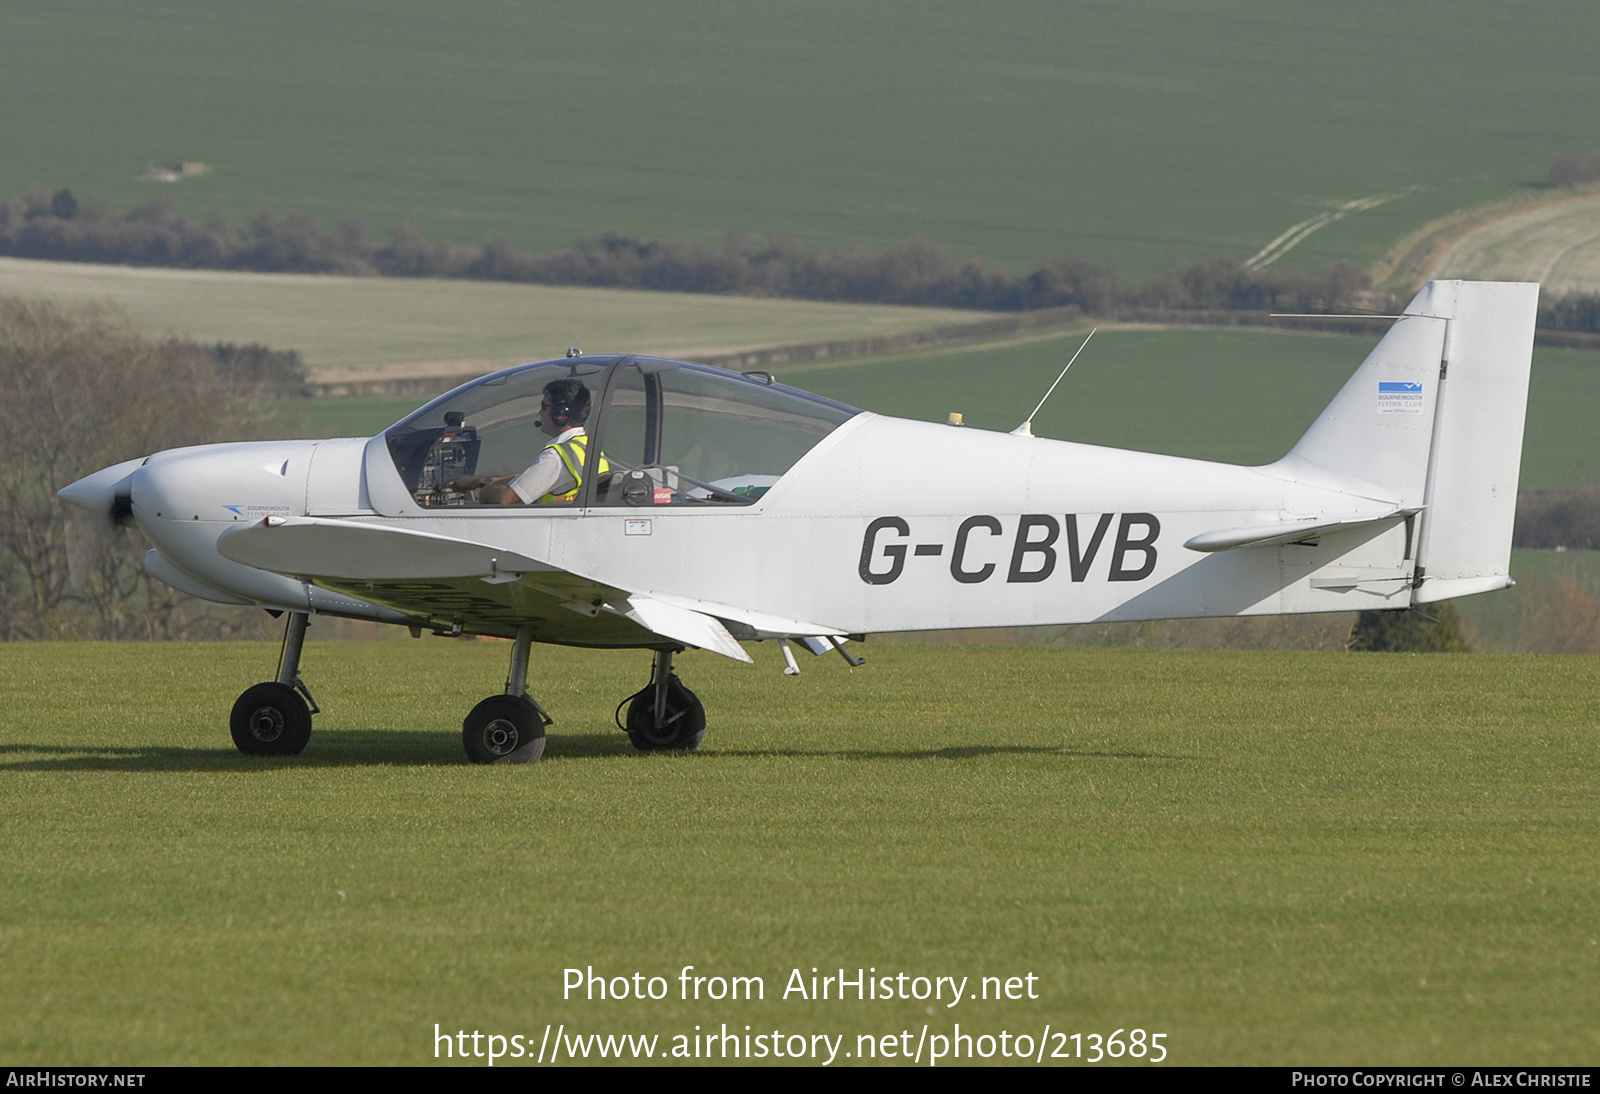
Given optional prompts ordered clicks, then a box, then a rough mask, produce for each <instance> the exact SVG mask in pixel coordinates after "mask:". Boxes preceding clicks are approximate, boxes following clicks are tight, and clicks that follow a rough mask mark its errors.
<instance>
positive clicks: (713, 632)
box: [622, 594, 753, 664]
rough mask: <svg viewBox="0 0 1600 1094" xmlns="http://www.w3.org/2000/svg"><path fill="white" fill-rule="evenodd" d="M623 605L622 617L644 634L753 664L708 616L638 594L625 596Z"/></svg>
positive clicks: (730, 637)
mask: <svg viewBox="0 0 1600 1094" xmlns="http://www.w3.org/2000/svg"><path fill="white" fill-rule="evenodd" d="M627 603H628V610H627V611H626V612H624V613H622V614H624V615H626V616H627V617H628V618H629V619H631V620H633V621H634V622H635V623H637V624H639V626H641V627H643V628H644V629H645V630H647V631H650V632H652V633H654V634H659V635H661V636H662V637H663V638H671V639H673V640H675V641H678V642H682V643H683V644H684V645H686V646H698V647H699V648H700V649H703V650H710V651H712V652H713V653H720V654H722V656H724V657H731V658H733V659H734V660H735V661H743V662H745V663H746V664H752V663H753V662H752V660H751V657H750V655H749V654H748V653H745V652H744V647H743V646H741V645H739V643H738V642H736V641H734V639H733V635H731V634H729V633H728V628H727V627H724V626H723V625H722V624H721V623H720V622H718V621H717V620H716V619H713V618H712V617H711V616H709V615H705V614H703V613H701V612H694V611H690V610H689V609H688V608H678V607H674V606H673V605H671V604H667V603H665V602H663V601H660V600H657V599H655V598H654V597H649V596H641V595H639V594H634V595H633V596H630V597H628V601H627Z"/></svg>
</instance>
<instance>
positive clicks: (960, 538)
mask: <svg viewBox="0 0 1600 1094" xmlns="http://www.w3.org/2000/svg"><path fill="white" fill-rule="evenodd" d="M974 528H986V529H988V531H989V534H990V535H995V536H998V535H999V534H1000V522H999V521H998V520H996V519H995V518H994V517H968V518H967V519H966V520H964V521H962V522H961V527H960V528H959V529H957V530H956V548H955V550H953V551H951V552H950V576H951V577H953V578H955V579H956V580H957V581H959V582H961V583H962V584H963V585H975V584H977V583H978V582H980V581H987V580H988V579H989V575H990V574H992V573H994V563H992V562H989V563H985V564H984V565H983V566H981V567H979V568H978V569H976V570H968V569H966V568H964V566H963V565H962V564H963V563H964V562H965V561H966V557H967V537H968V536H970V535H971V534H972V530H973V529H974Z"/></svg>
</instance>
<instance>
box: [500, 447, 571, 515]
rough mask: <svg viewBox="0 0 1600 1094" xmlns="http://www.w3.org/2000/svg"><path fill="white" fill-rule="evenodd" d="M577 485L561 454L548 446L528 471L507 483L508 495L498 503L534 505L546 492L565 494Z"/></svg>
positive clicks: (529, 466)
mask: <svg viewBox="0 0 1600 1094" xmlns="http://www.w3.org/2000/svg"><path fill="white" fill-rule="evenodd" d="M576 485H577V483H576V482H575V481H574V480H573V478H572V474H571V473H570V472H569V471H568V470H567V465H566V464H564V463H562V462H561V456H560V454H559V453H558V452H557V451H556V450H555V448H554V447H551V448H546V449H545V450H544V451H542V452H540V453H539V455H538V458H536V459H535V460H534V461H533V462H532V463H531V464H529V465H528V469H527V470H526V471H524V472H523V473H522V474H520V475H518V476H517V477H516V478H514V479H512V480H511V481H510V482H508V483H507V484H506V495H507V496H506V497H504V498H502V499H500V500H499V502H498V504H500V505H516V504H517V503H518V502H519V501H520V502H521V503H522V504H523V505H532V504H533V503H534V502H536V501H538V500H539V499H540V498H542V497H544V496H545V495H546V494H565V493H566V492H567V491H569V490H571V489H572V488H573V487H574V486H576ZM491 504H493V503H491Z"/></svg>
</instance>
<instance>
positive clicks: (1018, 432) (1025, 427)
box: [1011, 327, 1100, 437]
mask: <svg viewBox="0 0 1600 1094" xmlns="http://www.w3.org/2000/svg"><path fill="white" fill-rule="evenodd" d="M1099 329H1100V328H1099V327H1095V328H1094V330H1091V331H1090V332H1089V337H1088V338H1085V339H1084V340H1083V346H1087V345H1088V344H1089V338H1093V337H1094V332H1095V331H1097V330H1099ZM1083 346H1079V347H1078V353H1082V352H1083ZM1078 353H1074V354H1073V355H1072V361H1076V360H1077V359H1078ZM1072 361H1068V362H1067V368H1071V367H1072ZM1067 368H1064V369H1062V370H1061V375H1060V376H1057V377H1056V383H1055V384H1051V385H1050V391H1054V390H1055V389H1056V384H1059V383H1060V382H1061V381H1062V379H1063V378H1065V377H1066V375H1067ZM1050 391H1047V392H1045V393H1044V399H1040V400H1039V405H1038V406H1036V407H1034V408H1033V414H1029V415H1028V420H1027V421H1025V422H1023V423H1022V424H1021V425H1019V426H1017V428H1015V429H1013V430H1012V431H1011V435H1012V436H1013V437H1031V436H1033V418H1034V415H1035V414H1038V413H1039V411H1041V410H1043V409H1044V404H1045V400H1046V399H1049V398H1050Z"/></svg>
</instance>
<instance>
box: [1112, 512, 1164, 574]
mask: <svg viewBox="0 0 1600 1094" xmlns="http://www.w3.org/2000/svg"><path fill="white" fill-rule="evenodd" d="M1135 524H1142V525H1144V527H1145V528H1146V529H1147V530H1148V531H1149V533H1150V534H1149V535H1147V536H1145V537H1144V538H1143V539H1133V538H1132V537H1131V536H1129V535H1128V532H1129V530H1130V529H1132V528H1133V526H1134V525H1135ZM1160 534H1161V522H1160V521H1159V520H1157V519H1156V517H1155V514H1154V513H1124V514H1122V523H1121V524H1119V525H1117V546H1116V549H1115V550H1114V551H1112V553H1111V573H1110V575H1109V577H1108V578H1107V580H1110V581H1143V580H1144V579H1145V578H1147V577H1149V576H1150V574H1151V572H1152V571H1153V570H1154V569H1155V568H1156V537H1157V536H1159V535H1160ZM1130 551H1140V552H1143V554H1144V564H1143V565H1142V566H1140V567H1139V568H1138V569H1137V570H1130V569H1128V568H1127V566H1126V565H1125V563H1126V560H1127V557H1128V552H1130Z"/></svg>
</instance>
